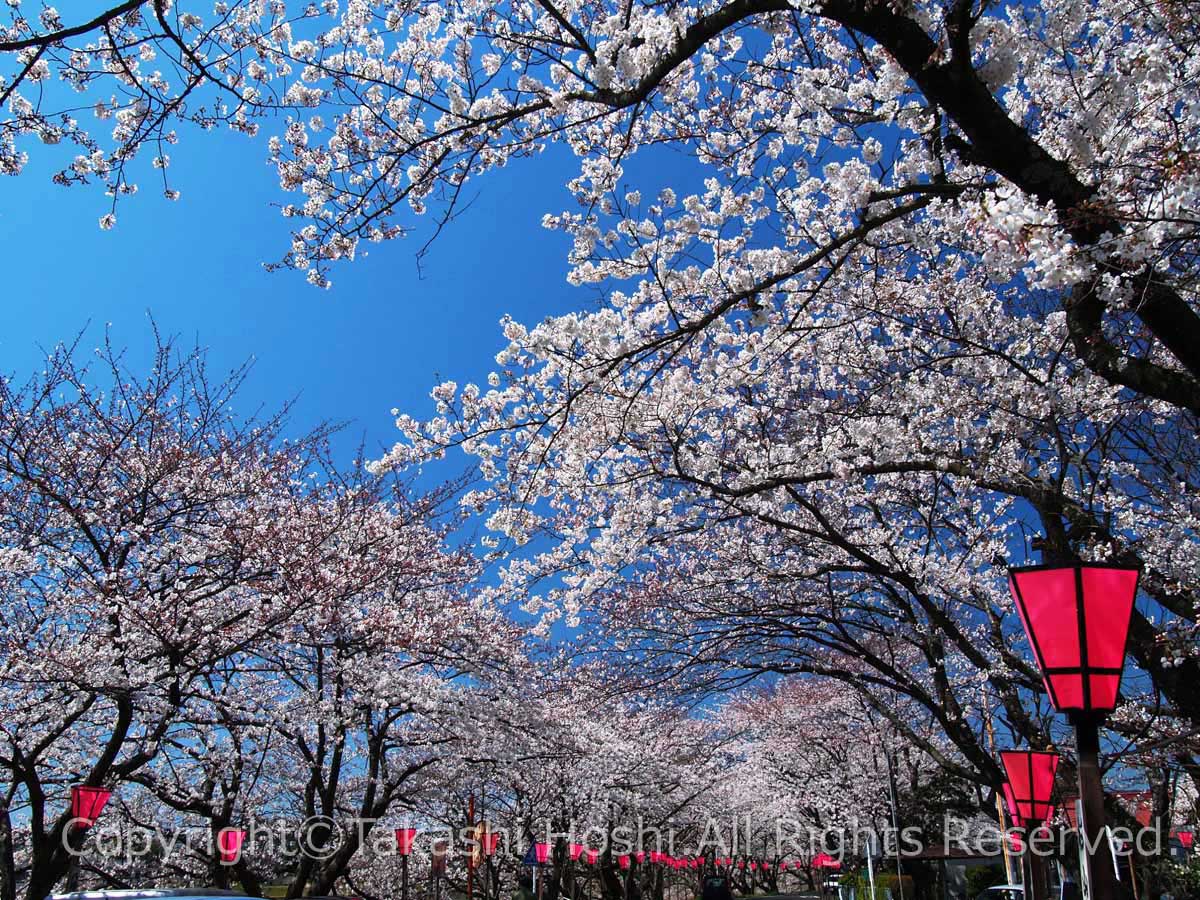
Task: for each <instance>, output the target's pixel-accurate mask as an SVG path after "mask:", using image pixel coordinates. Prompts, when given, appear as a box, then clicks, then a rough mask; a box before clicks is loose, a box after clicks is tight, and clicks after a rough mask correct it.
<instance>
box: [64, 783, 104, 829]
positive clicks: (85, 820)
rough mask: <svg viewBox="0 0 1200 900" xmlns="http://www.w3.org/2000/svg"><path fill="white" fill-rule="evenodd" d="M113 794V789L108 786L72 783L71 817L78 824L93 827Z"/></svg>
mask: <svg viewBox="0 0 1200 900" xmlns="http://www.w3.org/2000/svg"><path fill="white" fill-rule="evenodd" d="M111 796H112V791H110V790H109V789H108V788H103V787H89V786H87V785H84V784H73V785H71V818H72V819H74V820H75V823H76V824H77V825H79V826H81V827H83V828H91V827H92V826H93V825H95V824H96V820H97V819H98V818H100V813H101V812H102V811H103V810H104V805H105V804H106V803H108V798H109V797H111Z"/></svg>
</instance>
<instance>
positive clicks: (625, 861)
mask: <svg viewBox="0 0 1200 900" xmlns="http://www.w3.org/2000/svg"><path fill="white" fill-rule="evenodd" d="M617 865H618V866H620V867H621V868H622V869H628V868H629V854H628V853H623V854H621V855H620V856H618V857H617Z"/></svg>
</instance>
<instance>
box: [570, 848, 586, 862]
mask: <svg viewBox="0 0 1200 900" xmlns="http://www.w3.org/2000/svg"><path fill="white" fill-rule="evenodd" d="M568 849H569V850H570V852H571V862H577V861H578V860H579V856H580V854H582V853H583V844H571V846H570V847H569V848H568Z"/></svg>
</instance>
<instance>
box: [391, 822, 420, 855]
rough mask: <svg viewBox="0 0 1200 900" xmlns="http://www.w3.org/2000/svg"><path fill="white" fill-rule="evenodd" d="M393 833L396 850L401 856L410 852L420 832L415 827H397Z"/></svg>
mask: <svg viewBox="0 0 1200 900" xmlns="http://www.w3.org/2000/svg"><path fill="white" fill-rule="evenodd" d="M395 834H396V852H397V853H399V854H400V855H401V856H408V855H409V854H410V853H412V848H413V844H414V843H415V842H416V840H417V835H418V834H420V832H419V831H418V830H417V829H416V828H397V829H396V831H395Z"/></svg>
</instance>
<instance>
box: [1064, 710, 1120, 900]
mask: <svg viewBox="0 0 1200 900" xmlns="http://www.w3.org/2000/svg"><path fill="white" fill-rule="evenodd" d="M1071 719H1072V724H1073V725H1074V726H1075V755H1076V757H1077V759H1078V771H1079V799H1080V805H1081V806H1082V807H1083V821H1081V822H1080V823H1079V839H1080V840H1081V841H1083V846H1084V855H1085V856H1086V857H1087V865H1088V887H1089V893H1090V897H1091V900H1116V896H1117V879H1116V873H1115V872H1114V871H1113V868H1112V857H1111V854H1109V853H1108V847H1106V846H1103V845H1104V844H1105V843H1107V836H1108V835H1107V832H1106V830H1105V814H1104V792H1103V789H1102V787H1101V781H1100V722H1101V717H1100V716H1097V715H1090V716H1089V715H1087V714H1085V713H1077V714H1075V715H1072V716H1071Z"/></svg>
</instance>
